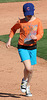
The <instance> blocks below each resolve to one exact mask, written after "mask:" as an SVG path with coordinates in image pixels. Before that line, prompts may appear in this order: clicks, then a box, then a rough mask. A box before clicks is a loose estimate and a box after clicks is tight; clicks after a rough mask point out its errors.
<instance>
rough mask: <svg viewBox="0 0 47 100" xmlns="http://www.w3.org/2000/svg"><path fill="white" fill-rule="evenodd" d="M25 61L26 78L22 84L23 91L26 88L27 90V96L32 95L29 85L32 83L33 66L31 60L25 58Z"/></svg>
mask: <svg viewBox="0 0 47 100" xmlns="http://www.w3.org/2000/svg"><path fill="white" fill-rule="evenodd" d="M23 63H24V66H25V69H24V80H22V83H23V84H21V91H22V92H24V91H25V90H26V91H25V92H26V96H32V94H31V93H30V86H29V85H30V80H31V77H32V72H33V67H31V62H30V60H25V61H24V62H23ZM27 79H28V81H27Z"/></svg>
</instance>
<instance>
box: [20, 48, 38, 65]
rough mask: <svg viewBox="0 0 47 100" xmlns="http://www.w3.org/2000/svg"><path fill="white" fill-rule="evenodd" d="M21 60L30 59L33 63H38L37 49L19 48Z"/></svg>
mask: <svg viewBox="0 0 47 100" xmlns="http://www.w3.org/2000/svg"><path fill="white" fill-rule="evenodd" d="M18 52H19V55H20V58H21V62H23V61H25V60H30V61H31V65H35V64H37V49H33V50H27V49H18Z"/></svg>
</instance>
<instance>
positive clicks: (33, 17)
mask: <svg viewBox="0 0 47 100" xmlns="http://www.w3.org/2000/svg"><path fill="white" fill-rule="evenodd" d="M35 19H36V17H35V16H32V17H31V19H30V20H28V19H27V18H26V17H25V20H26V21H29V22H30V21H34V20H35Z"/></svg>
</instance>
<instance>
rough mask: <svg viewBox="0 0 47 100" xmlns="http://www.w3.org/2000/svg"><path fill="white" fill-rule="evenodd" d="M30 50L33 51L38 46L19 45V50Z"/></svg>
mask: <svg viewBox="0 0 47 100" xmlns="http://www.w3.org/2000/svg"><path fill="white" fill-rule="evenodd" d="M21 48H22V49H28V50H33V49H37V44H35V45H33V46H24V45H18V49H21Z"/></svg>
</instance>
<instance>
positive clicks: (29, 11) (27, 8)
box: [23, 3, 35, 16]
mask: <svg viewBox="0 0 47 100" xmlns="http://www.w3.org/2000/svg"><path fill="white" fill-rule="evenodd" d="M34 10H35V7H34V5H33V4H32V3H26V4H24V5H23V12H24V16H27V15H34Z"/></svg>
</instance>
